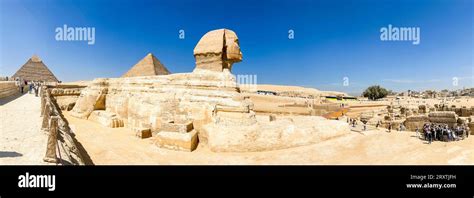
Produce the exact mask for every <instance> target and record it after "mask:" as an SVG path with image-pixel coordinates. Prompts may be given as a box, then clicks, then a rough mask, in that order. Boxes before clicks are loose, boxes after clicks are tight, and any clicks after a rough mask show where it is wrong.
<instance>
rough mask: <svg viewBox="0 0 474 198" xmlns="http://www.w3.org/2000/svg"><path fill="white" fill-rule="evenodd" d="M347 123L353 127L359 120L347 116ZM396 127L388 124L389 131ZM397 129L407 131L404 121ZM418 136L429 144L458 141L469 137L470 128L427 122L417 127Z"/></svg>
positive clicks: (364, 127) (380, 123) (363, 127)
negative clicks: (421, 126) (420, 127)
mask: <svg viewBox="0 0 474 198" xmlns="http://www.w3.org/2000/svg"><path fill="white" fill-rule="evenodd" d="M347 123H349V125H350V126H351V127H353V128H355V127H356V126H357V125H358V121H357V120H356V119H352V118H347ZM362 124H363V126H362V130H363V131H366V130H367V125H366V123H363V122H362ZM380 125H382V122H381V121H378V122H377V123H376V125H375V128H376V129H378V128H379V126H380ZM392 129H394V127H393V126H392V123H388V124H387V130H388V132H391V131H392ZM396 130H397V131H405V130H406V127H405V125H404V124H403V123H400V124H399V125H398V127H396ZM415 132H416V136H417V137H420V138H422V139H424V140H426V141H428V143H429V144H431V142H433V141H445V142H450V141H458V140H462V139H464V138H468V137H469V133H470V129H469V127H468V126H467V125H456V126H454V127H449V126H448V125H447V124H435V123H425V124H424V125H423V128H422V130H421V131H420V129H419V128H418V127H417V128H416V129H415Z"/></svg>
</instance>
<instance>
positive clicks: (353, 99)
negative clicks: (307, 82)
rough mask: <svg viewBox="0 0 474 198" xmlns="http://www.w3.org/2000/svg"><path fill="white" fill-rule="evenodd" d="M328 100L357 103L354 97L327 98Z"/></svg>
mask: <svg viewBox="0 0 474 198" xmlns="http://www.w3.org/2000/svg"><path fill="white" fill-rule="evenodd" d="M325 98H326V99H327V100H339V101H356V100H357V97H352V96H325Z"/></svg>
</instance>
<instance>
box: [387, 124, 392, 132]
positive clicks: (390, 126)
mask: <svg viewBox="0 0 474 198" xmlns="http://www.w3.org/2000/svg"><path fill="white" fill-rule="evenodd" d="M387 127H388V132H389V133H390V132H392V123H391V122H390V123H388V126H387Z"/></svg>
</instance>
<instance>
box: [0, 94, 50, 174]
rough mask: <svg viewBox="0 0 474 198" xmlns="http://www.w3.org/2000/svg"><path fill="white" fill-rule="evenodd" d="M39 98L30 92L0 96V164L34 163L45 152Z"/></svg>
mask: <svg viewBox="0 0 474 198" xmlns="http://www.w3.org/2000/svg"><path fill="white" fill-rule="evenodd" d="M47 139H48V137H47V135H46V133H44V132H42V131H41V117H40V98H39V97H35V96H34V95H33V94H24V95H22V96H18V95H17V96H13V97H8V98H2V99H0V165H38V164H47V163H45V162H43V157H44V155H45V152H46V142H47Z"/></svg>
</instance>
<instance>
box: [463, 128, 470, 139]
mask: <svg viewBox="0 0 474 198" xmlns="http://www.w3.org/2000/svg"><path fill="white" fill-rule="evenodd" d="M464 130H466V138H469V132H470V130H469V127H468V126H466V128H464Z"/></svg>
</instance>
